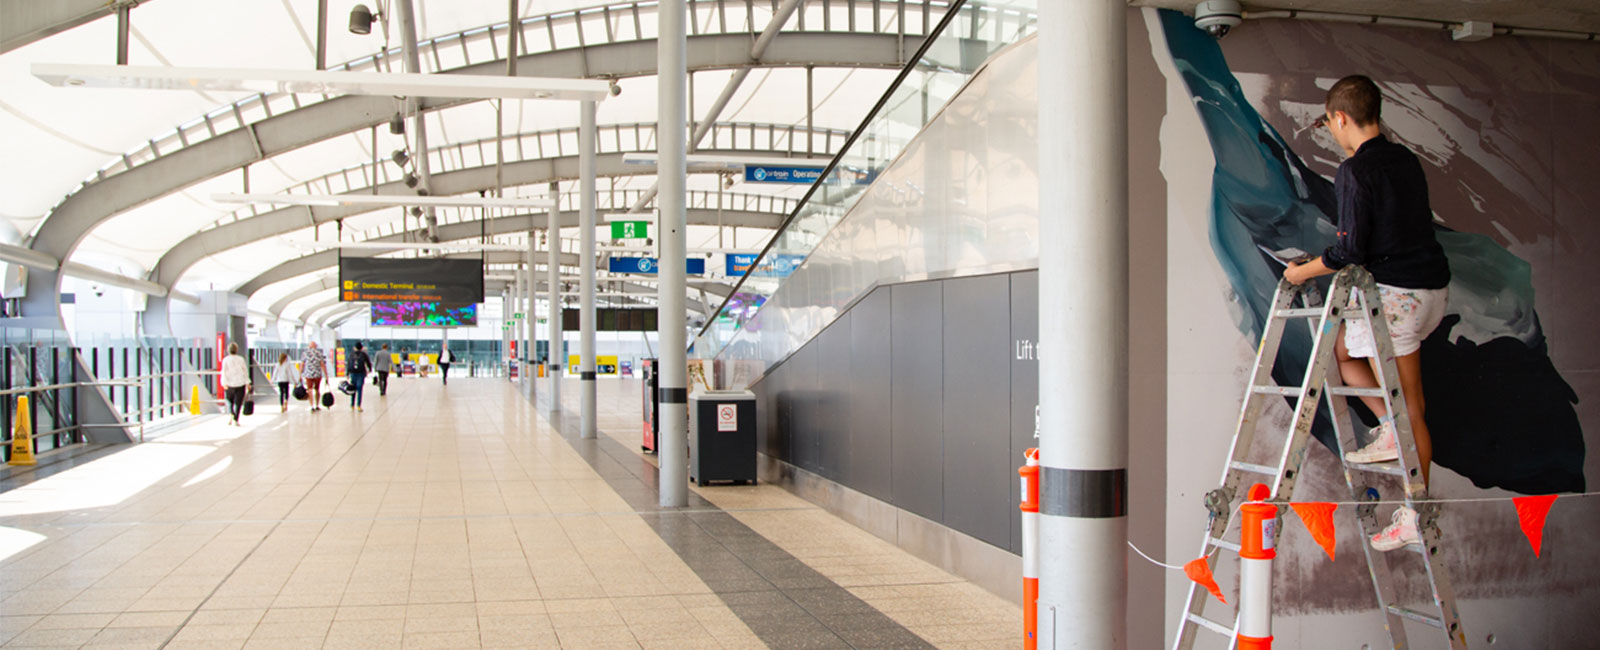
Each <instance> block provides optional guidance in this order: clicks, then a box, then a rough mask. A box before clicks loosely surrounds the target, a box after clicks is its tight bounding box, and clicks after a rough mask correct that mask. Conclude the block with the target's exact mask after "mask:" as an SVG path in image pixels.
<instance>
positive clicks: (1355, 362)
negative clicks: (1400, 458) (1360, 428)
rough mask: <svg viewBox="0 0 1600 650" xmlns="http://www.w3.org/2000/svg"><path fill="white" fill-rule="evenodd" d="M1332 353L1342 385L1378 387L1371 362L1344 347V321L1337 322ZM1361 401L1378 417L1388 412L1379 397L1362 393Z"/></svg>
mask: <svg viewBox="0 0 1600 650" xmlns="http://www.w3.org/2000/svg"><path fill="white" fill-rule="evenodd" d="M1333 354H1334V358H1335V359H1337V360H1338V361H1339V378H1340V379H1342V380H1344V385H1346V386H1349V387H1351V388H1377V387H1378V376H1377V375H1376V374H1374V373H1373V372H1372V364H1371V363H1369V362H1368V360H1367V359H1365V358H1361V357H1352V356H1350V350H1348V349H1346V348H1345V346H1344V323H1340V324H1339V334H1338V335H1337V336H1335V337H1334V339H1333ZM1361 403H1362V404H1365V405H1367V409H1369V410H1371V411H1372V412H1373V414H1374V415H1377V416H1378V417H1379V418H1382V417H1384V416H1386V415H1388V414H1389V408H1388V407H1386V406H1384V404H1383V398H1381V397H1368V396H1365V395H1363V396H1362V397H1361ZM1358 442H1359V441H1358Z"/></svg>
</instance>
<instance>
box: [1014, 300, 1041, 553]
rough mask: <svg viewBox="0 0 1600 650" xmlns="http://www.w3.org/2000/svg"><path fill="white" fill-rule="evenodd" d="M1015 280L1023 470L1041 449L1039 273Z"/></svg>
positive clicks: (1018, 547) (1017, 541)
mask: <svg viewBox="0 0 1600 650" xmlns="http://www.w3.org/2000/svg"><path fill="white" fill-rule="evenodd" d="M1010 279H1011V349H1010V354H1009V357H1010V359H1011V455H1010V456H1009V457H1008V458H1009V460H1010V461H1011V463H1010V464H1011V465H1012V466H1013V467H1021V466H1022V463H1023V459H1022V453H1023V452H1024V451H1027V450H1028V448H1029V447H1037V446H1039V440H1038V439H1037V438H1035V437H1034V415H1035V413H1036V412H1037V411H1036V409H1037V408H1038V406H1039V358H1038V355H1037V353H1036V350H1035V349H1034V347H1033V346H1034V344H1035V343H1036V342H1038V340H1039V272H1038V271H1028V272H1025V273H1013V274H1011V275H1010ZM1021 493H1022V482H1021V481H1019V480H1014V481H1011V502H1012V503H1020V502H1021V501H1022V494H1021ZM1010 513H1011V527H1010V528H1011V534H1010V539H1011V543H1010V548H1011V552H1013V553H1018V554H1021V553H1022V511H1021V510H1018V509H1016V508H1010Z"/></svg>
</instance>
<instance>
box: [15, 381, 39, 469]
mask: <svg viewBox="0 0 1600 650" xmlns="http://www.w3.org/2000/svg"><path fill="white" fill-rule="evenodd" d="M28 422H29V418H28V398H27V397H25V396H24V397H18V398H17V424H16V426H15V427H13V428H12V432H11V462H10V464H12V465H33V464H35V463H36V462H37V461H35V460H34V459H33V431H32V430H31V429H30V428H29V426H28Z"/></svg>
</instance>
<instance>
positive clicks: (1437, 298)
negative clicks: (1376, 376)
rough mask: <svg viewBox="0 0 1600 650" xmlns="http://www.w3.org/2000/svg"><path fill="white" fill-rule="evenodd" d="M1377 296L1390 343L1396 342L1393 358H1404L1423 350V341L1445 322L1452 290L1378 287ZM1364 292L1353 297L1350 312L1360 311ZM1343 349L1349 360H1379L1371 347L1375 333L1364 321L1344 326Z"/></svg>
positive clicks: (1356, 291) (1351, 321) (1353, 292)
mask: <svg viewBox="0 0 1600 650" xmlns="http://www.w3.org/2000/svg"><path fill="white" fill-rule="evenodd" d="M1378 295H1379V296H1380V298H1381V299H1382V301H1383V314H1384V316H1386V317H1388V321H1389V323H1388V324H1389V339H1390V340H1391V341H1394V355H1395V356H1397V357H1403V356H1405V355H1408V354H1411V353H1412V352H1416V351H1417V350H1420V349H1422V340H1423V339H1426V338H1428V335H1429V334H1432V333H1433V329H1434V328H1435V327H1438V326H1439V322H1440V321H1443V320H1444V312H1445V307H1446V306H1447V304H1448V303H1449V302H1450V289H1448V288H1445V289H1405V288H1401V287H1391V286H1389V285H1387V284H1379V285H1378ZM1360 296H1361V290H1360V289H1356V290H1355V291H1352V292H1351V293H1350V306H1349V308H1350V309H1358V308H1359V307H1360V303H1359V302H1358V299H1359V298H1360ZM1344 347H1345V349H1346V350H1349V351H1350V356H1352V357H1359V358H1366V357H1374V356H1377V350H1376V349H1374V346H1373V344H1372V329H1371V328H1369V327H1367V323H1366V321H1365V320H1347V321H1345V322H1344Z"/></svg>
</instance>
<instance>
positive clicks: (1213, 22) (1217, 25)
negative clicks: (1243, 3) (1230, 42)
mask: <svg viewBox="0 0 1600 650" xmlns="http://www.w3.org/2000/svg"><path fill="white" fill-rule="evenodd" d="M1242 22H1244V9H1243V8H1242V7H1240V6H1239V0H1205V1H1204V2H1201V3H1200V4H1198V5H1195V8H1194V26H1195V27H1199V28H1200V29H1203V30H1206V33H1207V34H1210V35H1211V37H1212V38H1218V39H1220V38H1222V37H1224V36H1227V35H1228V31H1229V30H1231V29H1233V28H1235V27H1238V26H1239V23H1242Z"/></svg>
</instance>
